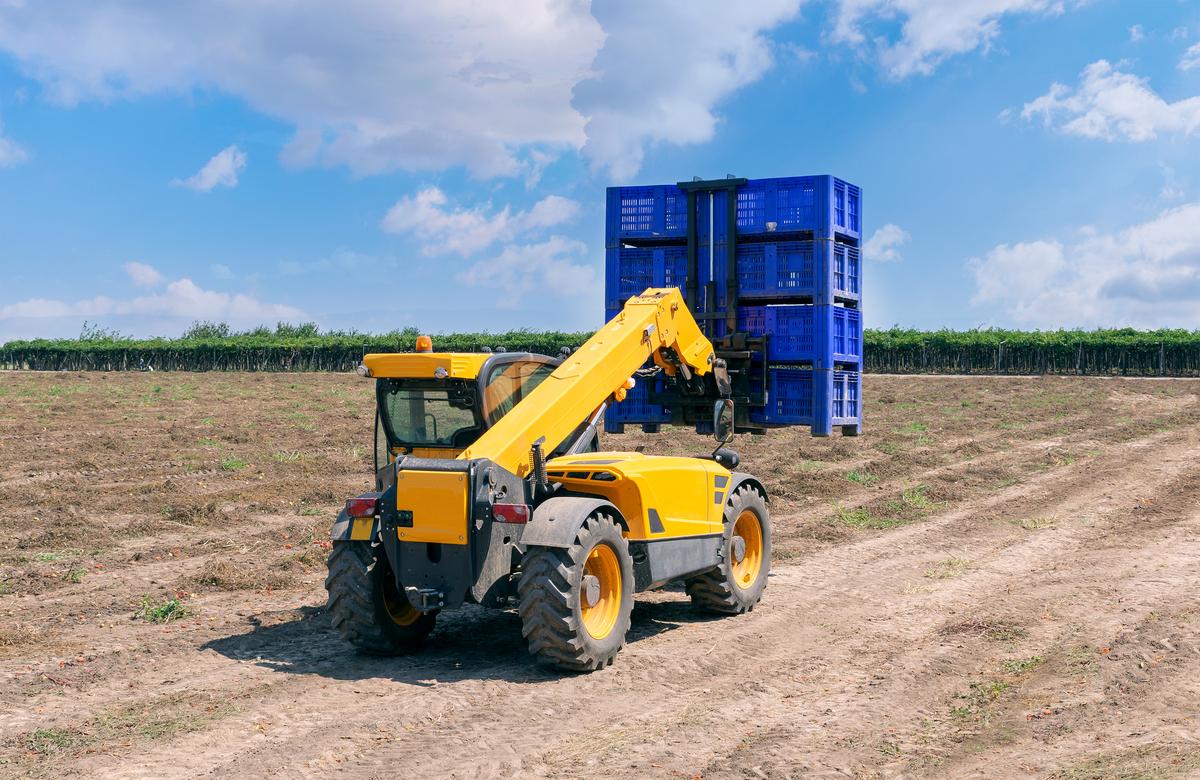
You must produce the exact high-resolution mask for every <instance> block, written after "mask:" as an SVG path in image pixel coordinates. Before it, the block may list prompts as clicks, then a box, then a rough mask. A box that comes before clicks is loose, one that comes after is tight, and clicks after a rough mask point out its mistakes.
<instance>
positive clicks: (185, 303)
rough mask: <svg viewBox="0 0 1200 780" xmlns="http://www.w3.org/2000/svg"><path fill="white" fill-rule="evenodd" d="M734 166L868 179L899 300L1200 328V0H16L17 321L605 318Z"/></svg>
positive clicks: (10, 197)
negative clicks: (662, 230) (639, 255)
mask: <svg viewBox="0 0 1200 780" xmlns="http://www.w3.org/2000/svg"><path fill="white" fill-rule="evenodd" d="M431 6H432V7H431ZM476 6H478V7H476ZM735 6H737V7H735ZM741 6H746V7H741ZM726 173H734V174H737V175H739V176H748V177H767V176H787V175H803V174H811V173H834V174H836V175H838V176H841V177H843V178H846V179H848V180H850V181H852V182H854V183H856V184H859V185H860V186H862V187H863V189H864V217H865V219H864V223H865V234H866V235H867V236H868V237H870V240H868V241H867V242H866V245H865V247H864V249H865V252H866V254H867V255H868V260H867V267H866V269H865V272H864V276H865V285H866V292H865V300H864V306H863V308H864V310H865V313H866V318H867V322H868V324H870V325H872V326H875V327H886V326H890V325H892V324H900V325H906V326H916V327H923V328H939V327H952V328H967V327H975V326H979V325H984V326H1016V327H1030V328H1033V327H1040V328H1046V327H1060V326H1065V327H1073V326H1081V327H1097V326H1106V325H1133V326H1135V327H1157V326H1177V327H1188V328H1198V327H1200V4H1197V3H1194V2H1185V1H1184V0H1156V1H1155V2H1133V1H1132V0H1126V1H1125V2H1118V1H1117V0H1061V1H1058V0H807V1H804V2H801V0H761V1H760V2H756V3H746V4H732V3H721V2H715V3H705V2H684V1H683V0H679V1H677V2H676V1H673V0H663V2H658V3H641V2H634V1H633V0H629V1H627V2H600V0H597V1H596V2H593V3H590V4H589V3H587V2H580V1H578V0H576V1H571V0H513V2H511V3H506V4H501V3H497V4H483V5H479V4H471V3H454V2H445V3H439V4H428V3H424V4H416V3H411V4H409V3H396V2H384V1H383V0H355V2H347V3H344V4H339V5H338V7H337V9H336V10H335V9H333V6H332V5H331V6H329V7H325V8H322V7H318V5H316V4H313V5H308V4H300V3H286V2H285V3H273V4H255V3H244V2H234V0H221V1H217V0H214V2H211V3H199V2H197V3H159V2H153V1H151V0H144V1H139V2H134V1H132V0H131V1H130V2H111V1H105V0H86V1H85V0H63V2H56V3H37V2H32V0H30V1H28V2H27V1H26V0H0V342H2V341H4V340H7V339H11V338H24V337H32V336H39V335H42V336H64V335H65V336H73V335H76V334H78V333H79V331H80V327H81V325H82V323H83V321H84V320H87V321H89V322H92V323H98V324H100V325H103V326H105V327H110V328H115V329H117V330H119V331H121V332H123V333H127V334H135V335H151V334H163V335H176V334H178V333H180V332H181V331H182V330H183V329H185V328H186V327H187V326H188V325H189V324H190V323H191V322H193V321H195V320H222V321H227V322H230V323H231V324H233V325H234V326H236V327H249V326H252V325H255V324H258V323H263V322H265V323H274V322H276V321H279V320H289V321H310V320H311V321H315V322H317V323H319V324H320V325H322V326H323V327H327V328H342V329H357V330H363V331H380V330H390V329H392V328H397V327H403V326H408V325H412V326H416V327H419V328H421V329H423V330H427V331H432V332H445V331H452V330H465V329H487V330H495V329H508V328H516V327H529V328H538V329H542V328H558V329H564V330H573V329H585V328H591V327H595V326H597V325H598V324H599V323H600V322H601V321H602V318H603V303H602V301H603V291H602V286H603V278H604V274H603V241H604V236H603V229H604V228H603V223H604V213H603V210H604V199H603V195H604V188H605V187H606V186H609V185H613V184H634V183H659V182H674V181H679V180H682V179H689V178H691V177H692V176H693V175H700V176H704V177H706V178H709V177H719V176H723V175H724V174H726Z"/></svg>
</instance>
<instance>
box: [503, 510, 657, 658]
mask: <svg viewBox="0 0 1200 780" xmlns="http://www.w3.org/2000/svg"><path fill="white" fill-rule="evenodd" d="M517 591H518V594H519V595H520V602H521V603H520V610H519V611H520V614H521V622H522V624H523V625H522V629H521V632H522V633H523V634H524V635H525V638H526V640H527V641H528V642H529V652H530V653H533V655H535V656H537V658H538V660H539V661H541V662H543V663H547V664H550V665H552V666H556V667H558V668H559V669H565V670H568V671H576V672H591V671H595V670H596V669H601V668H603V667H605V666H607V665H609V664H611V663H612V661H613V658H615V657H616V655H617V653H618V652H620V650H621V648H622V647H624V646H625V635H626V634H627V633H628V632H629V624H630V613H631V612H632V610H633V560H632V559H631V558H630V557H629V545H628V543H627V542H626V541H625V538H624V537H623V536H622V535H621V528H620V527H619V526H618V525H617V524H616V522H614V520H613V518H612V517H610V516H608V515H606V514H603V513H596V514H593V515H592V516H590V517H588V519H587V520H585V521H584V523H583V526H582V527H580V529H579V533H578V534H577V535H576V537H575V542H574V544H572V545H571V546H570V547H568V548H566V549H561V548H557V547H531V548H530V549H529V551H528V552H526V553H525V557H524V559H523V560H522V562H521V580H520V583H519V585H518V586H517Z"/></svg>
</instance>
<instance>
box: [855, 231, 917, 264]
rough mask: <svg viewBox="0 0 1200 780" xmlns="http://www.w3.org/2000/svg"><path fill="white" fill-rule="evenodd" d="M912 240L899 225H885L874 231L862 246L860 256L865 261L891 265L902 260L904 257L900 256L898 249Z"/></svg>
mask: <svg viewBox="0 0 1200 780" xmlns="http://www.w3.org/2000/svg"><path fill="white" fill-rule="evenodd" d="M910 238H912V236H910V235H909V234H908V231H906V230H905V229H904V228H902V227H900V226H899V225H893V224H890V223H889V224H887V225H884V226H883V227H881V228H879V229H878V230H876V231H875V232H874V233H873V234H872V235H871V237H870V238H868V239H867V241H866V242H865V243H864V244H863V247H862V254H863V257H864V258H865V259H867V260H875V261H877V262H881V263H892V262H896V261H898V260H903V259H904V257H903V256H902V255H901V254H900V247H902V246H904V245H905V244H907V243H908V240H909V239H910Z"/></svg>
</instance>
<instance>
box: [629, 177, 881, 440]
mask: <svg viewBox="0 0 1200 780" xmlns="http://www.w3.org/2000/svg"><path fill="white" fill-rule="evenodd" d="M730 197H734V198H736V204H735V209H734V210H733V213H734V214H736V224H735V225H733V226H732V232H731V226H730V225H729V221H730V208H729V202H728V198H730ZM695 211H696V213H695V214H694V215H689V214H688V197H687V193H686V192H684V191H683V190H682V189H681V188H680V187H678V186H676V185H671V184H667V185H657V186H649V187H611V188H609V190H608V195H607V222H606V235H605V239H606V249H605V252H606V258H605V314H606V320H607V319H611V318H612V317H614V316H616V314H617V313H618V312H619V311H620V310H621V307H622V306H623V305H624V304H625V301H626V300H628V299H629V298H630V297H632V296H634V295H638V294H639V293H641V292H642V291H643V290H645V289H646V288H647V287H679V288H681V289H685V288H686V287H687V283H688V278H687V275H688V244H687V242H688V234H689V218H693V219H695V226H694V230H693V233H694V236H695V241H696V246H697V258H698V262H697V275H698V279H697V280H696V287H697V289H698V290H703V289H704V288H705V285H706V284H708V283H709V282H715V285H713V287H714V288H715V290H716V300H715V301H713V302H712V303H711V305H707V306H706V308H707V309H708V310H709V311H710V312H724V311H726V310H727V307H728V301H726V300H725V297H726V289H727V279H726V276H727V264H726V247H727V246H728V243H729V242H730V241H731V240H732V241H733V242H734V257H735V265H736V269H737V280H736V281H737V295H738V301H737V326H736V327H737V331H739V332H743V333H746V334H748V335H750V336H761V335H764V334H768V339H767V350H766V354H765V355H759V354H757V353H756V354H755V355H754V358H753V363H752V379H753V380H754V382H755V383H756V385H759V386H765V387H766V389H767V393H766V399H765V403H764V404H763V405H762V406H761V407H752V408H751V409H750V420H751V422H753V423H755V424H757V425H762V426H764V427H773V426H786V425H807V426H810V427H811V428H812V432H813V435H815V436H828V435H830V433H832V431H833V428H835V427H841V428H842V431H843V432H844V433H847V434H857V433H858V431H859V428H860V426H861V423H862V393H861V389H862V373H861V372H862V351H863V347H862V312H861V308H860V306H861V303H862V261H861V253H860V242H861V240H862V192H861V190H860V189H859V188H858V187H856V186H855V185H853V184H849V183H847V182H845V181H843V180H841V179H838V178H836V177H834V176H793V177H787V178H777V179H750V180H746V181H745V183H744V184H741V185H740V186H737V187H736V188H735V189H719V188H717V189H714V190H713V191H711V193H710V192H703V191H701V192H698V193H697V195H696V199H695ZM710 258H711V260H712V262H711V265H710ZM710 267H711V269H712V272H711V273H710ZM711 327H712V332H711V334H710V335H711V336H712V338H713V339H714V341H716V340H718V339H720V338H721V337H723V336H725V335H727V334H726V332H725V331H726V324H725V321H724V320H720V319H718V320H714V321H712V326H711ZM754 372H758V373H757V376H754V375H753V374H754ZM653 384H654V382H653V380H652V381H649V382H643V383H640V384H639V385H638V386H637V387H635V388H634V389H633V390H632V391H631V392H630V393H629V396H628V397H627V399H626V400H625V401H624V402H623V403H619V404H614V405H613V406H612V407H610V409H609V411H608V412H607V415H606V417H607V419H606V421H605V427H606V430H608V431H610V432H619V431H622V430H623V429H624V426H625V424H627V423H630V424H640V425H642V426H643V427H645V428H647V429H653V427H654V426H657V425H660V424H663V423H670V422H671V415H670V410H669V409H664V408H663V407H662V406H659V405H656V404H654V403H651V401H650V397H651V393H653V392H654V391H655V390H659V389H661V388H656V387H654V386H653Z"/></svg>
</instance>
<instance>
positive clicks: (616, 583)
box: [579, 543, 621, 639]
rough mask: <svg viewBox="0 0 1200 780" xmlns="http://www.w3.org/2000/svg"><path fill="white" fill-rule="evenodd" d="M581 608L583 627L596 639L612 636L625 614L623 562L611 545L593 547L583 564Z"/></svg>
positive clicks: (580, 588)
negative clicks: (622, 586)
mask: <svg viewBox="0 0 1200 780" xmlns="http://www.w3.org/2000/svg"><path fill="white" fill-rule="evenodd" d="M579 609H580V612H581V613H582V615H583V627H584V628H585V629H587V632H588V633H589V634H591V635H592V637H593V638H595V639H603V638H604V637H606V636H608V635H609V634H610V633H612V630H613V626H615V625H616V624H617V615H618V614H619V613H620V611H621V563H620V562H619V561H618V560H617V553H616V551H615V550H613V548H611V547H609V546H608V545H607V544H604V543H601V544H598V545H596V546H595V547H593V548H592V551H591V552H590V553H588V557H587V560H586V561H584V564H583V577H581V578H580V583H579Z"/></svg>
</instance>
